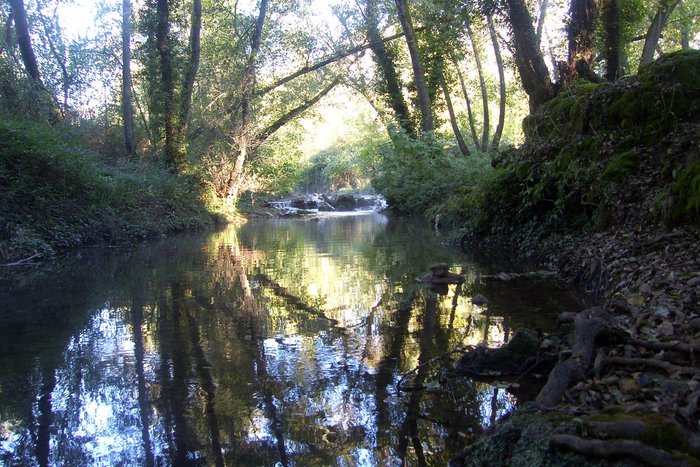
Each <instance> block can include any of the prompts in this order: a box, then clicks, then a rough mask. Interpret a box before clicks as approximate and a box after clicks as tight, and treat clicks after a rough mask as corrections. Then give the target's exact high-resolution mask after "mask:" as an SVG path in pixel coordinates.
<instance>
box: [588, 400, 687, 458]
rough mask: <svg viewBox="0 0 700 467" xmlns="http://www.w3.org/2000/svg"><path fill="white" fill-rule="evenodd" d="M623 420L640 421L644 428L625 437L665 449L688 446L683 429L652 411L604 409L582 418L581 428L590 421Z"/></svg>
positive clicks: (685, 447)
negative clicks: (633, 411) (634, 434)
mask: <svg viewBox="0 0 700 467" xmlns="http://www.w3.org/2000/svg"><path fill="white" fill-rule="evenodd" d="M624 421H640V422H642V423H643V424H644V427H645V430H644V431H643V432H641V433H639V434H638V435H636V436H631V435H630V434H629V433H628V434H627V436H626V439H635V440H637V441H641V442H643V443H645V444H648V445H650V446H653V447H655V448H658V449H664V450H666V451H680V452H684V451H685V450H686V449H687V448H688V440H687V439H686V437H685V434H684V433H683V429H682V428H681V427H680V426H679V425H678V424H677V423H676V422H674V421H672V420H670V419H668V418H666V417H662V416H661V415H658V414H653V413H639V414H637V413H627V412H623V411H622V410H621V408H615V409H613V410H606V411H604V412H601V413H600V414H597V415H594V416H591V417H587V418H586V419H584V420H583V430H584V431H586V430H587V429H588V428H587V426H588V424H590V423H591V422H606V423H616V422H624Z"/></svg>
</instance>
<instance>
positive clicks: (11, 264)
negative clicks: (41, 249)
mask: <svg viewBox="0 0 700 467" xmlns="http://www.w3.org/2000/svg"><path fill="white" fill-rule="evenodd" d="M37 256H41V253H34V254H33V255H32V256H29V257H27V258H22V259H20V260H19V261H15V262H13V263H5V264H3V265H2V266H5V267H12V266H22V265H24V264H28V263H29V262H30V261H31V260H33V259H34V258H36V257H37Z"/></svg>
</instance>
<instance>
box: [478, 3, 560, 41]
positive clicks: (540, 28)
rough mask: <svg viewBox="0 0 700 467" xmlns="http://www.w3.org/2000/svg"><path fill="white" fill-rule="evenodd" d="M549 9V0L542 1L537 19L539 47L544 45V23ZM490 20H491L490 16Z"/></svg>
mask: <svg viewBox="0 0 700 467" xmlns="http://www.w3.org/2000/svg"><path fill="white" fill-rule="evenodd" d="M548 7H549V0H541V1H540V16H539V17H538V18H537V32H536V33H535V34H536V35H537V45H538V46H539V45H541V44H542V31H543V30H544V21H545V18H546V17H547V8H548ZM489 18H491V17H490V16H489Z"/></svg>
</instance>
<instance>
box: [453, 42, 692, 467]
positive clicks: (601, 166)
mask: <svg viewBox="0 0 700 467" xmlns="http://www.w3.org/2000/svg"><path fill="white" fill-rule="evenodd" d="M698 80H700V56H699V55H698V53H697V52H688V53H679V54H674V55H671V56H664V57H662V58H661V59H660V60H659V61H657V62H655V63H654V64H651V65H649V66H647V67H646V68H644V69H643V70H642V72H641V73H640V76H638V77H630V78H628V79H625V80H621V81H620V82H618V83H613V84H603V85H592V84H590V83H589V84H585V83H580V84H578V85H577V86H575V87H574V89H572V90H571V91H570V92H569V93H568V94H567V95H563V96H560V97H558V98H556V99H555V100H554V101H552V102H550V103H549V104H547V105H546V106H545V108H544V109H543V111H542V112H540V113H538V114H536V115H533V116H531V117H528V119H527V120H526V122H525V128H526V131H527V134H528V143H527V144H526V145H525V146H524V147H523V148H521V149H519V150H516V151H514V152H512V153H511V154H509V155H508V156H509V157H508V158H507V159H504V160H502V161H501V162H500V164H499V167H500V168H499V167H497V169H496V170H497V176H495V177H493V182H492V185H491V186H489V187H487V188H486V189H484V190H483V191H482V192H481V193H480V195H481V196H482V197H483V198H482V199H483V200H490V201H489V206H488V209H487V210H486V211H485V212H481V213H479V214H480V216H477V217H476V218H475V219H476V220H475V221H474V220H473V221H471V223H470V224H469V225H468V226H467V227H466V228H465V229H464V230H463V231H462V234H465V233H466V234H467V235H465V236H464V237H463V241H464V242H465V243H471V244H473V245H489V246H493V245H498V244H501V245H503V244H504V245H509V246H512V247H513V248H514V249H515V250H516V251H518V252H519V253H521V254H523V255H525V256H528V257H530V258H533V259H536V260H537V261H538V262H540V263H541V264H543V265H546V266H548V267H549V268H551V269H553V270H555V271H558V273H559V274H560V275H561V277H562V278H564V279H566V280H568V281H570V282H573V283H576V284H579V285H582V286H584V287H585V288H586V289H587V290H588V291H589V292H590V293H592V294H594V295H596V296H599V297H601V298H602V300H603V306H602V308H601V309H598V310H595V311H592V312H588V311H587V312H584V311H583V310H581V311H582V312H581V313H579V314H578V315H577V316H576V317H568V320H567V321H569V322H568V323H567V324H565V325H564V326H566V327H567V329H569V330H570V332H569V340H568V344H565V345H564V346H563V347H562V348H560V349H557V351H556V355H555V356H556V359H557V361H558V362H559V363H558V364H557V365H556V366H555V367H554V369H553V370H552V371H551V372H550V373H549V377H548V382H547V384H546V385H545V387H544V388H543V389H542V391H541V392H540V393H539V395H538V397H537V398H536V400H535V402H534V403H529V404H525V406H523V407H521V408H519V409H518V410H516V411H515V412H514V413H513V414H512V415H511V416H509V417H507V418H506V419H505V420H503V421H502V422H501V423H500V424H499V425H498V426H497V427H496V428H495V429H494V430H492V431H491V432H490V433H489V434H488V435H486V436H485V437H483V438H482V439H480V440H479V441H477V442H475V443H474V444H472V445H471V446H469V447H468V448H467V449H466V450H465V453H464V454H463V455H462V456H460V457H459V458H457V459H455V460H454V464H455V465H483V464H484V463H486V464H494V465H495V464H499V465H503V464H506V465H508V464H518V465H521V464H526V465H571V464H572V463H574V462H585V463H587V464H590V463H599V464H601V465H609V464H611V463H620V464H621V465H622V464H624V465H630V464H633V465H637V464H653V465H684V464H685V465H697V464H698V463H699V462H700V461H699V460H698V459H700V434H699V431H700V425H698V420H700V366H699V365H698V360H697V353H698V352H699V351H700V259H699V256H698V246H697V245H699V244H700V233H699V228H698V225H699V222H698V221H699V219H700V216H699V214H700V211H699V209H698V207H699V206H700V204H698V197H699V196H700V176H699V175H700V145H699V144H698V142H699V141H700V125H699V124H698V123H697V122H698V120H700V108H699V106H698V104H697V103H698V102H699V101H698V96H699V95H700V86H699V85H698ZM499 216H500V217H499ZM571 321H573V323H571Z"/></svg>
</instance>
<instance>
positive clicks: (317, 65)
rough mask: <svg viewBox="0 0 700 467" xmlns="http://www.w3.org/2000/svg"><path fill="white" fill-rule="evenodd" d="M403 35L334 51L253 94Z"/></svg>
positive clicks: (266, 90) (267, 90)
mask: <svg viewBox="0 0 700 467" xmlns="http://www.w3.org/2000/svg"><path fill="white" fill-rule="evenodd" d="M403 35H404V33H403V32H400V33H397V34H394V35H393V36H389V37H386V38H384V39H382V40H381V41H379V42H370V43H367V44H362V45H358V46H356V47H352V48H350V49H347V50H344V51H341V52H337V53H334V54H333V55H329V56H328V57H326V58H324V59H323V60H320V61H318V62H316V63H314V64H312V65H308V66H305V67H303V68H300V69H298V70H297V71H295V72H294V73H292V74H291V75H287V76H285V77H284V78H280V79H278V80H277V81H275V82H274V83H272V84H270V85H268V86H265V87H263V88H261V89H258V90H257V91H256V93H255V94H256V95H257V96H262V95H264V94H267V93H268V92H270V91H272V90H273V89H275V88H278V87H280V86H282V85H283V84H286V83H288V82H290V81H291V80H293V79H295V78H298V77H300V76H303V75H305V74H307V73H311V72H312V71H316V70H318V69H320V68H323V67H324V66H326V65H330V64H331V63H335V62H337V61H338V60H342V59H344V58H345V57H349V56H350V55H354V54H356V53H360V52H362V51H364V50H367V49H369V48H370V47H372V46H373V45H376V44H377V43H385V42H391V41H393V40H396V39H398V38H400V37H403Z"/></svg>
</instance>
